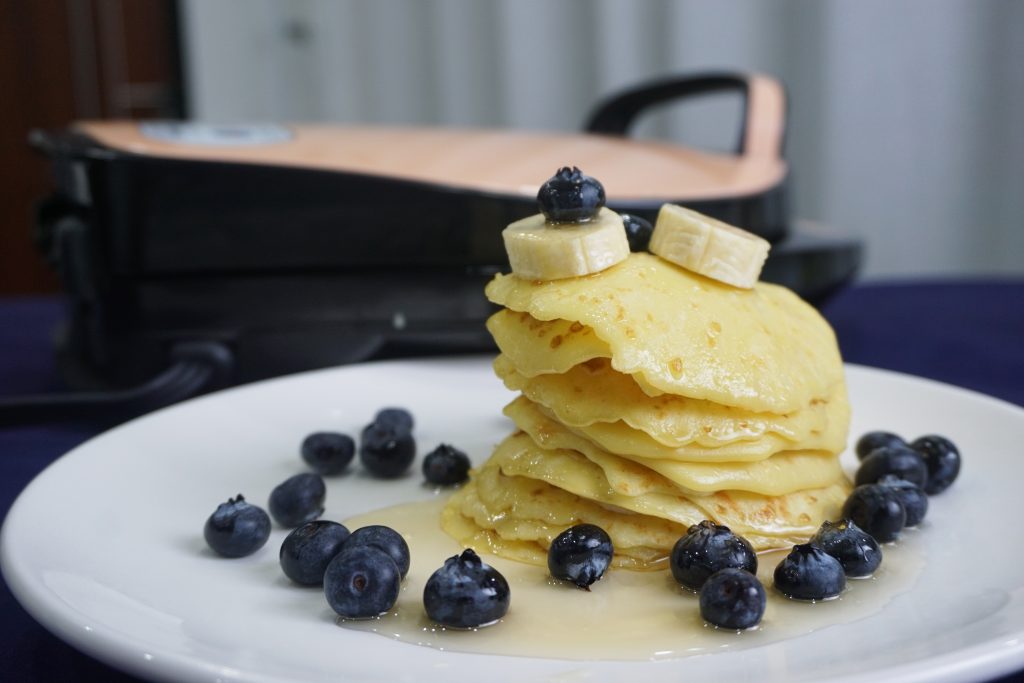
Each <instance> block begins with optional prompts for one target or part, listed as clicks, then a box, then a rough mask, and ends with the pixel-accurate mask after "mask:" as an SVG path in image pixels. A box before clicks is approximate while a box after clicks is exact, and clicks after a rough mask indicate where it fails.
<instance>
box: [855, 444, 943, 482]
mask: <svg viewBox="0 0 1024 683" xmlns="http://www.w3.org/2000/svg"><path fill="white" fill-rule="evenodd" d="M886 474H894V475H896V476H897V477H899V478H900V479H906V480H907V481H909V482H912V483H914V484H917V485H918V486H924V484H925V482H926V481H927V480H928V468H927V467H925V464H924V459H923V458H921V456H920V455H919V454H918V453H917V451H914V450H911V449H910V447H909V446H882V447H881V448H876V449H875V450H873V451H871V452H870V453H869V454H868V455H867V457H866V458H864V460H862V461H861V463H860V467H858V468H857V476H856V478H855V479H854V484H856V485H857V486H860V485H861V484H874V483H875V482H876V481H878V480H879V479H881V478H882V477H883V476H885V475H886Z"/></svg>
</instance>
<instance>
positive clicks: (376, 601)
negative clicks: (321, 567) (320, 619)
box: [324, 546, 402, 619]
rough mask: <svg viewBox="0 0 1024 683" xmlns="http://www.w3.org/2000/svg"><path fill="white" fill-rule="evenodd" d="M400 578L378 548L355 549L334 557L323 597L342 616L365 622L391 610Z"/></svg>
mask: <svg viewBox="0 0 1024 683" xmlns="http://www.w3.org/2000/svg"><path fill="white" fill-rule="evenodd" d="M401 582H402V577H401V576H400V575H399V573H398V567H396V566H395V561H394V560H392V559H391V557H390V556H389V555H388V554H387V553H385V552H384V551H383V550H380V549H379V548H375V547H373V546H356V547H353V548H345V549H344V550H342V551H341V552H340V553H338V554H337V555H335V556H334V559H333V560H331V562H330V564H328V565H327V570H326V571H325V572H324V595H325V596H326V597H327V602H328V604H330V606H331V609H333V610H334V611H335V612H337V613H338V614H340V615H341V616H343V617H348V618H350V619H365V618H368V617H375V616H377V615H378V614H382V613H384V612H387V611H388V610H389V609H391V608H392V607H394V605H395V601H396V600H398V592H399V590H400V588H401Z"/></svg>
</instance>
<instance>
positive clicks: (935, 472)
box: [910, 434, 960, 495]
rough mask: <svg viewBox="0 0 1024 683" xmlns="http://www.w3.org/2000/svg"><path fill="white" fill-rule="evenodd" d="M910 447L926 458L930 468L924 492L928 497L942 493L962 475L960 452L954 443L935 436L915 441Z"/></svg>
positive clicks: (927, 465) (925, 461)
mask: <svg viewBox="0 0 1024 683" xmlns="http://www.w3.org/2000/svg"><path fill="white" fill-rule="evenodd" d="M910 447H911V448H913V449H914V450H915V451H917V452H918V453H920V454H921V457H922V458H924V464H925V467H927V468H928V481H927V483H925V485H924V492H925V493H927V494H928V495H932V494H935V493H942V492H943V491H945V490H946V489H948V488H949V486H950V484H952V483H953V482H954V481H956V478H957V475H959V474H960V451H959V450H957V447H956V446H955V445H954V444H953V442H952V441H950V440H949V439H947V438H945V437H943V436H937V435H935V434H929V435H928V436H922V437H921V438H919V439H914V441H913V442H912V443H911V444H910Z"/></svg>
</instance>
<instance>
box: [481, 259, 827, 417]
mask: <svg viewBox="0 0 1024 683" xmlns="http://www.w3.org/2000/svg"><path fill="white" fill-rule="evenodd" d="M486 293H487V297H488V298H489V299H490V300H491V301H493V302H494V303H496V304H498V305H501V306H505V307H506V308H509V309H511V310H513V311H519V312H523V313H528V314H529V315H530V316H532V317H533V318H535V319H537V320H541V321H554V320H561V321H568V323H567V325H568V327H567V329H573V325H572V324H573V323H574V322H575V323H579V324H580V325H582V326H583V327H582V328H576V329H575V331H576V332H578V333H582V332H583V328H589V329H590V330H593V335H592V336H594V337H596V339H592V340H590V341H589V342H587V336H588V335H587V334H575V335H570V336H567V337H562V339H561V340H560V341H559V343H558V344H554V342H555V340H554V338H552V339H551V341H550V342H548V343H547V344H544V345H540V346H538V345H536V344H534V345H533V346H532V347H529V348H526V349H524V350H522V352H523V353H526V354H532V353H534V351H533V350H531V349H532V348H548V349H554V350H557V349H558V348H559V347H560V346H563V345H566V344H568V345H569V346H572V345H573V344H576V343H580V342H579V340H583V342H584V343H588V344H589V346H591V347H593V348H590V349H588V351H587V352H586V353H584V354H582V355H584V356H586V355H589V354H593V355H591V356H590V357H598V356H601V355H604V354H602V353H601V352H600V351H601V347H602V346H603V345H606V346H607V348H608V350H609V351H610V354H611V365H612V367H613V368H614V369H615V370H617V371H619V372H622V373H626V374H630V375H634V378H635V379H636V380H637V382H638V383H639V384H640V385H641V386H642V387H645V388H646V387H648V386H649V387H651V388H653V389H656V390H658V391H663V392H666V393H670V394H675V395H678V396H685V397H688V398H694V399H701V400H707V401H713V402H715V403H719V404H722V405H726V406H735V407H738V408H744V409H746V410H752V411H757V412H772V413H790V412H793V411H796V410H799V409H801V408H804V407H806V406H807V405H808V403H809V402H810V401H811V400H812V399H815V398H825V397H828V396H829V395H830V394H831V393H832V390H833V388H834V387H835V386H836V385H837V384H838V383H839V382H841V381H842V379H843V366H842V361H841V359H840V356H839V350H838V348H837V345H836V341H835V335H834V334H833V332H832V329H831V328H830V327H829V325H828V323H826V322H825V320H824V319H822V317H821V316H820V315H819V314H818V313H817V311H815V310H814V309H813V308H812V307H811V306H810V305H809V304H807V303H806V302H804V301H803V300H801V299H800V298H799V297H798V296H796V294H794V293H793V292H791V291H789V290H788V289H786V288H784V287H779V286H776V285H771V284H767V283H763V282H762V283H758V284H757V285H756V286H755V287H754V288H753V289H749V290H746V289H737V288H735V287H730V286H728V285H724V284H721V283H718V282H715V281H714V280H710V279H708V278H705V277H702V276H700V275H697V274H695V273H692V272H690V271H687V270H685V269H683V268H679V267H677V266H675V265H673V264H671V263H668V262H667V261H664V260H662V259H660V258H658V257H656V256H652V255H651V254H646V253H636V254H631V255H630V257H629V258H628V259H626V260H625V261H623V262H622V263H619V264H618V265H615V266H613V267H611V268H609V269H607V270H605V271H602V272H600V273H595V274H593V275H588V276H585V277H578V278H569V279H565V280H554V281H528V280H523V279H521V278H518V277H516V276H514V275H497V276H495V278H494V279H493V280H492V281H491V282H490V283H489V284H488V285H487V289H486ZM553 344H554V346H552V345H553ZM502 351H503V352H505V353H506V354H507V355H509V356H510V357H514V355H515V354H514V353H510V352H509V351H508V350H506V349H505V348H503V349H502ZM570 355H574V356H575V357H573V360H574V361H575V363H579V362H581V360H585V358H582V359H581V358H580V356H579V354H570ZM575 363H572V364H575ZM517 369H519V370H520V372H523V370H522V368H520V367H519V365H518V364H517ZM524 374H525V373H524ZM649 393H654V392H649Z"/></svg>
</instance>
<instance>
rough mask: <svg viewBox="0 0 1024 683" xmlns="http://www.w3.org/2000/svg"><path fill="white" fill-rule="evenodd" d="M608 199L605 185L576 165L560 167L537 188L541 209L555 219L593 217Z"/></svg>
mask: <svg viewBox="0 0 1024 683" xmlns="http://www.w3.org/2000/svg"><path fill="white" fill-rule="evenodd" d="M604 201H605V196H604V186H603V185H601V183H600V182H598V180H597V179H596V178H591V177H590V176H588V175H584V174H583V173H582V172H581V171H580V169H578V168H576V167H575V166H573V167H572V168H569V167H568V166H564V167H562V168H560V169H558V171H556V172H555V175H554V176H552V177H551V178H549V179H548V180H547V182H545V183H544V184H543V185H541V186H540V191H539V192H537V203H538V204H540V210H541V213H543V214H544V217H545V218H547V220H548V221H549V222H551V223H579V222H583V221H589V220H590V219H591V218H593V217H594V216H596V215H597V212H598V211H599V210H600V209H601V207H602V206H604Z"/></svg>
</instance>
